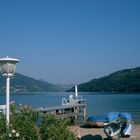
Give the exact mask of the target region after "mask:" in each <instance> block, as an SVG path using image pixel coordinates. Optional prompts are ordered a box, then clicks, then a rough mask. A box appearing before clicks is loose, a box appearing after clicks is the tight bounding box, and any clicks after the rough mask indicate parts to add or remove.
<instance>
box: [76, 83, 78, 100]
mask: <svg viewBox="0 0 140 140" xmlns="http://www.w3.org/2000/svg"><path fill="white" fill-rule="evenodd" d="M75 97H76V98H77V97H78V89H77V85H76V86H75Z"/></svg>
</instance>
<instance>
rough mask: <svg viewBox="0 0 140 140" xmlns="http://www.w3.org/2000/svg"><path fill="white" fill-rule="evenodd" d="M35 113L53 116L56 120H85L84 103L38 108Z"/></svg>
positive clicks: (85, 106) (85, 108)
mask: <svg viewBox="0 0 140 140" xmlns="http://www.w3.org/2000/svg"><path fill="white" fill-rule="evenodd" d="M37 111H39V112H42V113H48V114H52V115H55V116H56V118H58V119H64V118H70V119H72V120H73V121H76V122H85V121H86V118H87V105H86V103H82V104H73V105H61V106H54V107H47V108H38V109H37Z"/></svg>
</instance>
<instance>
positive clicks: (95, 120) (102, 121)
mask: <svg viewBox="0 0 140 140" xmlns="http://www.w3.org/2000/svg"><path fill="white" fill-rule="evenodd" d="M116 121H118V113H117V112H109V113H107V114H106V115H105V116H99V115H92V116H90V117H88V119H87V121H86V124H87V125H89V126H91V127H104V126H106V125H107V124H109V123H111V122H116Z"/></svg>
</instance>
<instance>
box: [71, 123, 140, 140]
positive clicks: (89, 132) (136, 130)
mask: <svg viewBox="0 0 140 140" xmlns="http://www.w3.org/2000/svg"><path fill="white" fill-rule="evenodd" d="M69 129H70V130H71V131H72V132H74V133H75V134H76V135H77V136H80V138H81V139H80V140H107V138H106V135H105V134H104V132H103V128H88V127H80V126H69ZM120 140H140V124H133V127H132V131H131V136H130V138H120Z"/></svg>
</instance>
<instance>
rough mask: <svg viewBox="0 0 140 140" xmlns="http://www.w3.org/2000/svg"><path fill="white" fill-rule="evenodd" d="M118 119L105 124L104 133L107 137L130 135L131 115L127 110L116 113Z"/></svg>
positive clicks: (117, 137)
mask: <svg viewBox="0 0 140 140" xmlns="http://www.w3.org/2000/svg"><path fill="white" fill-rule="evenodd" d="M118 116H119V121H118V122H112V123H109V124H107V125H106V126H105V127H104V133H105V134H106V136H107V138H108V139H119V138H120V137H130V135H131V129H132V124H131V121H132V116H131V114H130V113H127V112H120V113H118Z"/></svg>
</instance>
